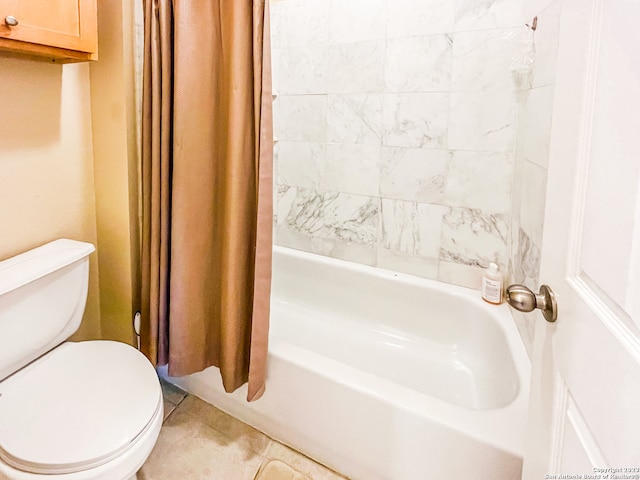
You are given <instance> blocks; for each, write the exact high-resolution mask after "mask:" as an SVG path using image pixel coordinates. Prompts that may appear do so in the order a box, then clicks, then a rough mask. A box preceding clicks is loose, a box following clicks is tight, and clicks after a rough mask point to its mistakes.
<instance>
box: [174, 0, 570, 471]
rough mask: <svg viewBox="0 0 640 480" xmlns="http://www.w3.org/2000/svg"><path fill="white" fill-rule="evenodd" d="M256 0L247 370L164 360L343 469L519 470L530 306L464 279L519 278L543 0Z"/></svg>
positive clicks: (554, 30) (539, 86) (555, 23)
mask: <svg viewBox="0 0 640 480" xmlns="http://www.w3.org/2000/svg"><path fill="white" fill-rule="evenodd" d="M270 8H271V43H272V49H271V52H272V65H273V107H274V108H273V109H274V143H275V152H274V154H275V155H274V270H273V271H274V274H273V291H272V310H271V327H270V340H269V342H270V343H269V370H268V373H267V390H266V393H265V395H264V397H263V398H262V399H260V400H258V401H256V402H252V403H250V404H247V403H246V402H245V401H244V398H245V394H244V390H243V389H240V390H239V391H238V392H235V393H234V394H232V395H227V394H225V393H223V392H222V390H221V388H218V387H217V386H216V385H218V384H219V383H220V380H219V375H218V374H217V373H216V372H215V370H205V371H204V372H202V373H198V374H194V375H191V376H187V377H180V378H171V379H170V381H172V382H174V383H177V384H178V385H180V386H182V387H183V388H185V389H186V390H188V391H190V392H192V393H194V394H196V395H198V396H200V397H201V398H203V399H205V400H207V401H209V402H210V403H213V404H214V405H216V406H218V407H219V408H222V409H223V410H226V411H227V412H229V413H231V414H233V415H234V416H236V417H238V418H240V419H241V420H243V421H245V422H247V423H249V424H252V425H254V426H256V427H257V428H259V429H261V430H263V431H264V432H266V433H267V434H269V435H271V436H273V437H274V438H277V439H279V440H281V441H283V442H285V443H287V444H289V445H291V446H292V447H294V448H295V449H297V450H299V451H301V452H303V453H305V454H306V455H309V456H311V457H312V458H314V459H316V460H318V461H320V462H321V463H324V464H326V465H328V466H330V467H331V468H334V469H336V470H338V471H339V472H341V473H343V474H346V475H348V476H350V477H351V478H354V479H359V478H367V479H373V478H376V479H381V480H382V479H394V480H401V479H403V480H404V479H408V480H412V479H414V478H416V477H415V475H416V471H418V470H416V468H418V469H422V470H419V471H423V472H424V474H425V475H427V474H428V475H434V478H435V476H438V475H442V476H445V475H446V476H448V478H469V477H468V475H469V474H470V473H469V472H473V474H474V475H475V476H476V478H504V479H507V478H509V479H511V478H513V479H516V478H520V469H521V466H522V461H521V456H522V442H523V440H524V422H525V419H526V413H527V399H528V384H529V372H528V368H529V366H528V360H527V353H528V354H529V356H530V355H531V349H532V344H533V322H532V320H531V319H530V318H529V317H528V316H526V315H525V314H519V313H518V312H510V311H509V310H508V308H507V307H506V306H504V305H503V306H501V307H497V308H493V307H488V306H487V305H484V304H483V302H482V301H481V300H479V292H478V291H477V289H478V288H479V285H480V277H481V273H482V269H483V268H486V267H487V266H488V264H489V263H490V262H495V263H497V264H498V265H499V266H500V269H501V271H502V272H503V273H504V274H505V277H506V281H507V282H508V283H523V284H525V285H528V286H530V287H532V288H537V286H538V285H537V283H538V271H539V264H540V261H539V251H540V243H541V240H542V225H543V216H544V199H545V185H546V177H547V163H548V152H549V136H550V130H551V113H552V107H553V91H554V81H555V62H556V52H557V45H558V34H559V23H560V0H551V1H549V0H455V1H451V0H272V2H271V3H270ZM376 267H377V268H376ZM514 320H515V321H514ZM441 353H442V354H441ZM161 374H162V370H161ZM164 374H165V375H166V372H164ZM458 378H466V380H462V381H461V384H467V385H471V387H472V388H471V390H469V392H466V393H465V392H462V390H460V389H459V388H458V387H456V386H455V385H453V383H456V379H458ZM467 380H468V381H467ZM465 382H466V383H465ZM463 390H464V389H463ZM461 392H462V393H461ZM482 392H484V393H482ZM485 394H486V395H485ZM443 452H445V453H443ZM446 452H449V453H448V454H447V453H446ZM453 452H457V453H453ZM449 454H450V455H453V456H452V457H449V456H447V455H449ZM458 454H459V455H463V456H465V457H467V458H468V459H469V461H468V462H467V464H463V465H458V463H459V462H457V461H456V460H455V459H456V458H459V457H457V455H458ZM433 455H435V456H433ZM443 459H444V460H443ZM474 462H475V463H474ZM454 464H455V465H456V467H455V468H454V470H455V471H452V470H451V468H452V465H454ZM465 468H466V470H465ZM424 469H427V470H424ZM469 469H471V470H469ZM425 478H430V477H425Z"/></svg>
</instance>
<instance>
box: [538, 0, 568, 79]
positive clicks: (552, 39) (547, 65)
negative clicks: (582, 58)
mask: <svg viewBox="0 0 640 480" xmlns="http://www.w3.org/2000/svg"><path fill="white" fill-rule="evenodd" d="M560 8H561V2H560V0H554V2H553V3H551V4H550V5H549V6H547V7H546V8H545V9H544V10H543V11H541V12H539V13H538V14H537V15H538V26H537V28H536V31H535V33H534V43H535V50H536V57H535V59H536V67H535V73H534V77H533V86H534V87H539V86H542V85H551V84H553V83H555V78H556V64H557V62H558V43H559V41H560Z"/></svg>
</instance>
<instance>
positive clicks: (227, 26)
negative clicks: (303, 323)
mask: <svg viewBox="0 0 640 480" xmlns="http://www.w3.org/2000/svg"><path fill="white" fill-rule="evenodd" d="M268 18H269V17H268V3H267V2H264V1H260V0H254V1H253V2H251V1H237V0H212V1H207V2H191V1H188V0H174V1H173V2H171V0H145V67H144V82H143V83H144V89H143V90H144V91H143V154H142V168H141V177H142V181H141V183H142V185H141V191H142V245H141V249H142V255H141V258H142V285H141V293H142V295H141V297H142V305H143V308H142V332H141V333H142V335H141V336H142V338H141V346H142V350H143V352H144V353H145V354H146V355H147V356H148V357H149V358H150V360H151V361H152V362H153V363H154V364H158V365H164V364H167V363H168V368H169V375H172V376H180V375H185V374H189V373H193V372H197V371H200V370H203V369H204V368H206V367H209V366H211V365H215V366H217V367H218V368H219V369H220V373H221V375H222V380H223V384H224V388H225V390H226V391H228V392H230V391H233V390H235V389H237V388H238V387H239V386H241V385H242V384H244V383H245V382H248V384H249V385H248V393H247V399H248V400H250V401H251V400H255V399H257V398H259V397H260V396H261V395H262V393H263V392H264V379H265V373H266V359H267V339H268V323H269V297H270V287H271V234H272V232H271V229H272V198H273V197H272V162H273V128H272V110H271V109H272V106H271V102H272V97H271V67H270V45H269V23H268Z"/></svg>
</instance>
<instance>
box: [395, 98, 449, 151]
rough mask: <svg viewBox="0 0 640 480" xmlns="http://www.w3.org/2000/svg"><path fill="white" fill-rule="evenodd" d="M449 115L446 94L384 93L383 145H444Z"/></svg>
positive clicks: (440, 146)
mask: <svg viewBox="0 0 640 480" xmlns="http://www.w3.org/2000/svg"><path fill="white" fill-rule="evenodd" d="M448 117H449V94H447V93H404V94H392V93H388V94H385V95H384V103H383V114H382V122H383V133H382V138H383V145H385V146H391V147H431V148H443V147H444V146H445V144H446V137H447V119H448Z"/></svg>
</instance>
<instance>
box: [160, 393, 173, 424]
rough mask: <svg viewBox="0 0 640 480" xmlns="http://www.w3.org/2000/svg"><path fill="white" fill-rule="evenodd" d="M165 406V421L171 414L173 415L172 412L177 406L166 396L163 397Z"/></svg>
mask: <svg viewBox="0 0 640 480" xmlns="http://www.w3.org/2000/svg"><path fill="white" fill-rule="evenodd" d="M163 406H164V412H163V413H164V417H163V418H162V419H163V421H164V420H166V419H167V417H168V416H169V415H171V412H173V411H174V410H175V408H176V406H175V405H174V404H173V403H171V402H170V401H168V400H167V399H166V398H165V399H163Z"/></svg>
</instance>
